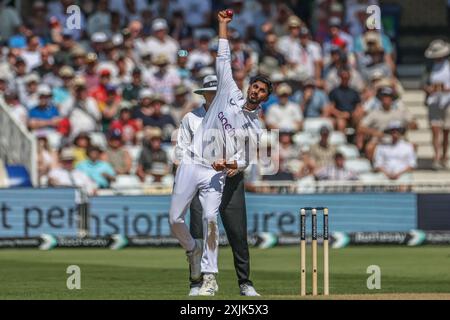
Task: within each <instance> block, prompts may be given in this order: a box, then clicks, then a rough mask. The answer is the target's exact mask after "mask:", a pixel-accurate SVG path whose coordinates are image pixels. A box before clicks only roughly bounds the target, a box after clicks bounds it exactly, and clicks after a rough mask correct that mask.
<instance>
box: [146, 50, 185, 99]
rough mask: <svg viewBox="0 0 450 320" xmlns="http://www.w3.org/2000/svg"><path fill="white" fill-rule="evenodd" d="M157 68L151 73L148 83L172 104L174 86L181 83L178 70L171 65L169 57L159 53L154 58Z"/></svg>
mask: <svg viewBox="0 0 450 320" xmlns="http://www.w3.org/2000/svg"><path fill="white" fill-rule="evenodd" d="M152 62H153V64H154V65H155V67H156V70H155V71H154V72H153V73H152V74H150V76H149V77H148V79H147V83H148V85H149V87H150V88H152V89H153V90H154V91H155V92H156V93H158V94H160V95H162V96H164V100H166V102H167V103H169V104H171V103H172V102H173V100H174V88H175V87H176V86H178V85H179V84H180V83H181V79H180V76H179V75H178V72H177V70H176V69H175V68H174V67H172V66H171V65H170V60H169V57H168V56H167V55H165V54H158V55H157V56H154V57H153V59H152Z"/></svg>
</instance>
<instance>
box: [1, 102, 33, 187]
mask: <svg viewBox="0 0 450 320" xmlns="http://www.w3.org/2000/svg"><path fill="white" fill-rule="evenodd" d="M0 159H2V160H3V161H4V162H5V164H21V165H24V166H25V167H26V168H27V170H28V173H29V174H30V177H31V181H32V183H33V185H34V186H37V185H38V168H37V142H36V138H35V136H34V135H33V134H31V133H30V132H28V130H27V129H26V128H25V127H24V126H22V125H21V124H20V123H19V122H18V121H17V120H16V119H15V118H14V117H13V116H12V115H11V113H10V111H9V110H8V107H7V106H6V105H4V103H2V100H0Z"/></svg>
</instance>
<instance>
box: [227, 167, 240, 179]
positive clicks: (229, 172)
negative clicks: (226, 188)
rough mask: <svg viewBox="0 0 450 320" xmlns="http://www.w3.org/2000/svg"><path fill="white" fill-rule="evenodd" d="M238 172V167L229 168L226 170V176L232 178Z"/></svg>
mask: <svg viewBox="0 0 450 320" xmlns="http://www.w3.org/2000/svg"><path fill="white" fill-rule="evenodd" d="M238 173H239V170H238V169H229V170H228V171H227V177H229V178H233V177H234V176H235V175H237V174H238Z"/></svg>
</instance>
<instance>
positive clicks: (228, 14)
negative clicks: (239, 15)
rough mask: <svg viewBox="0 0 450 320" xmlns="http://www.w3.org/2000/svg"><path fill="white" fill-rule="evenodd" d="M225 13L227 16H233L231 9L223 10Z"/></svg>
mask: <svg viewBox="0 0 450 320" xmlns="http://www.w3.org/2000/svg"><path fill="white" fill-rule="evenodd" d="M225 13H226V14H227V17H228V18H233V15H234V12H233V10H231V9H228V10H227V11H225Z"/></svg>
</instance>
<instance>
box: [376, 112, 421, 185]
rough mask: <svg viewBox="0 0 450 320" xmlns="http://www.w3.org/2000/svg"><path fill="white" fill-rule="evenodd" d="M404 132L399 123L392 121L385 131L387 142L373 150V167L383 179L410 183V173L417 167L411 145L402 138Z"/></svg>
mask: <svg viewBox="0 0 450 320" xmlns="http://www.w3.org/2000/svg"><path fill="white" fill-rule="evenodd" d="M404 131H405V128H404V126H403V124H402V123H401V122H399V121H392V122H391V123H389V125H388V126H387V128H386V130H385V132H386V133H388V134H389V137H388V139H387V141H386V142H383V143H380V144H379V145H378V146H377V148H376V149H375V156H374V167H375V170H376V171H377V172H379V173H380V177H381V178H383V179H388V180H397V181H404V182H410V181H412V175H411V172H412V171H413V170H414V169H415V168H416V166H417V157H416V152H415V151H414V146H413V144H412V143H410V142H407V141H405V140H404V139H403V138H402V135H403V133H404Z"/></svg>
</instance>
